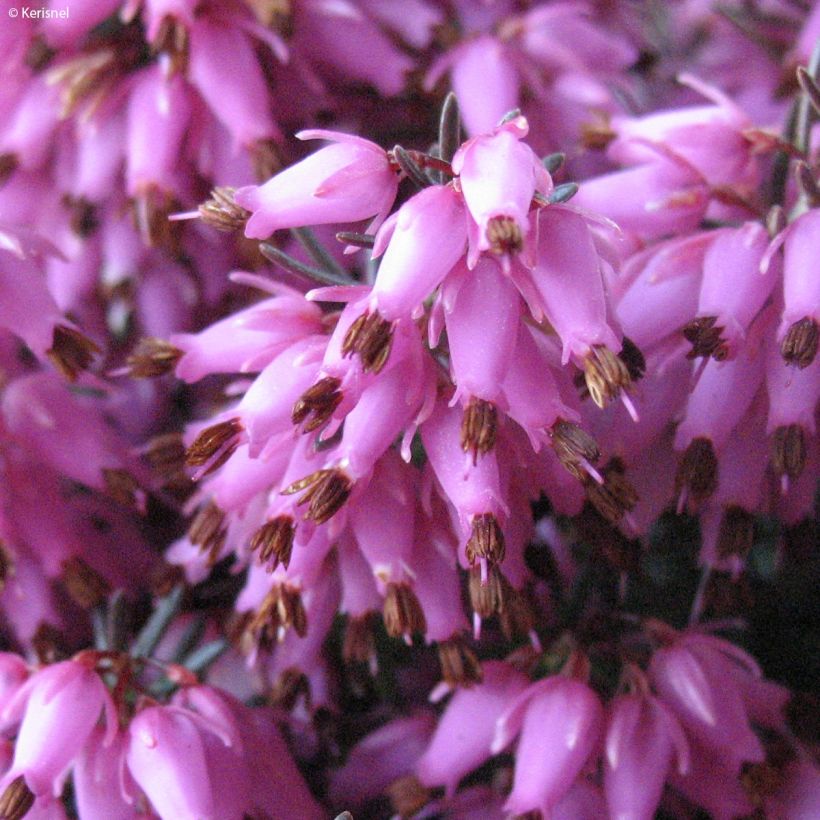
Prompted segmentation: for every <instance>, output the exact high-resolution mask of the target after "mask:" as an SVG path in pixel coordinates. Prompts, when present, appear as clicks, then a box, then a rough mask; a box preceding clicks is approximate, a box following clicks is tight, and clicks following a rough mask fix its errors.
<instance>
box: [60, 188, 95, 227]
mask: <svg viewBox="0 0 820 820" xmlns="http://www.w3.org/2000/svg"><path fill="white" fill-rule="evenodd" d="M63 204H64V205H65V206H66V207H67V208H68V210H69V212H70V218H69V224H70V225H71V230H72V231H74V233H75V234H77V236H81V237H88V236H91V234H93V233H94V231H96V230H97V228H98V227H99V224H100V220H99V218H98V217H97V210H96V208H95V207H94V203H93V202H89V201H88V200H87V199H86V198H85V197H82V196H70V195H68V194H66V195H65V196H64V197H63Z"/></svg>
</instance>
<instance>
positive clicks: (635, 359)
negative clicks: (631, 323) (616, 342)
mask: <svg viewBox="0 0 820 820" xmlns="http://www.w3.org/2000/svg"><path fill="white" fill-rule="evenodd" d="M618 357H619V358H620V360H621V361H622V362H623V363H624V364H625V365H626V369H627V370H628V371H629V378H630V379H632V381H633V382H637V381H640V380H641V379H642V378H643V376H644V373H646V359H645V358H644V355H643V353H642V352H641V349H640V348H639V347H638V345H636V344H635V342H633V341H632V339H630V338H629V337H628V336H624V338H623V339H622V340H621V352H620V353H619V354H618Z"/></svg>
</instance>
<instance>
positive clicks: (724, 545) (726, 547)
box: [717, 504, 755, 559]
mask: <svg viewBox="0 0 820 820" xmlns="http://www.w3.org/2000/svg"><path fill="white" fill-rule="evenodd" d="M754 540H755V519H754V516H753V515H752V514H751V513H749V512H747V511H746V510H744V509H743V507H739V506H737V505H736V504H730V505H729V506H728V507H726V508H725V509H724V510H723V516H722V517H721V519H720V527H719V529H718V540H717V552H718V557H720V558H729V557H731V556H733V555H736V556H737V557H739V558H742V559H745V558H746V556H747V555H748V554H749V553H750V552H751V550H752V546H753V545H754Z"/></svg>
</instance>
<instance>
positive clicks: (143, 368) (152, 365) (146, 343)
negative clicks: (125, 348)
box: [125, 336, 182, 379]
mask: <svg viewBox="0 0 820 820" xmlns="http://www.w3.org/2000/svg"><path fill="white" fill-rule="evenodd" d="M181 358H182V351H181V350H180V349H179V348H178V347H174V345H172V344H171V343H170V342H166V341H165V339H157V338H156V337H154V336H145V337H143V338H142V339H140V340H139V342H137V346H136V347H135V348H134V350H133V352H132V353H131V354H130V355H129V356H128V358H127V359H126V360H125V364H126V366H127V367H128V374H129V375H130V376H132V377H133V378H135V379H154V378H156V377H158V376H164V375H165V374H166V373H170V372H171V371H172V370H173V369H174V368H175V367H176V365H177V362H178V361H179V360H180V359H181Z"/></svg>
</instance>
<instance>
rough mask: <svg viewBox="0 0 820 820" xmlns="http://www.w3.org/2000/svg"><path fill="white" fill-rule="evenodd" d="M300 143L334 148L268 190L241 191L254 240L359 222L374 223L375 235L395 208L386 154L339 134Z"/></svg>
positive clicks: (315, 135) (308, 134)
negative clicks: (303, 228)
mask: <svg viewBox="0 0 820 820" xmlns="http://www.w3.org/2000/svg"><path fill="white" fill-rule="evenodd" d="M296 136H297V137H298V138H299V139H325V140H329V141H330V142H332V144H331V145H328V146H326V147H324V148H321V149H319V150H318V151H317V152H316V153H315V154H311V155H310V156H309V157H307V158H305V159H303V160H302V161H301V162H297V163H296V164H295V165H291V166H290V167H288V168H286V169H285V170H284V171H281V172H280V173H278V174H277V175H276V176H275V177H273V179H270V180H268V182H266V183H265V184H264V185H260V186H250V187H247V188H240V189H239V190H238V191H237V192H236V195H235V198H236V201H237V203H238V204H239V205H241V206H242V207H243V208H246V209H247V210H249V211H250V212H251V214H252V216H251V218H250V219H249V220H248V224H247V226H246V227H245V235H246V236H248V237H249V238H251V239H267V238H268V237H269V236H270V235H271V234H272V233H273V232H274V231H277V230H279V229H281V228H293V227H298V226H303V225H325V224H328V223H332V222H359V221H360V220H362V219H368V218H370V217H374V222H373V223H372V224H371V226H370V229H371V230H374V229H375V228H376V227H377V226H378V225H379V224H381V222H382V221H383V220H384V218H385V217H386V216H387V213H388V211H389V210H390V208H391V206H392V205H393V200H394V199H395V198H396V189H397V187H398V175H397V174H396V172H395V171H394V170H393V169H392V168H391V165H390V161H389V159H388V156H387V153H386V152H385V151H384V149H382V148H380V147H379V146H378V145H376V144H375V143H372V142H370V141H369V140H365V139H362V138H361V137H355V136H352V135H350V134H343V133H341V132H338V131H322V130H310V131H301V132H299V133H298V134H297V135H296Z"/></svg>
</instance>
